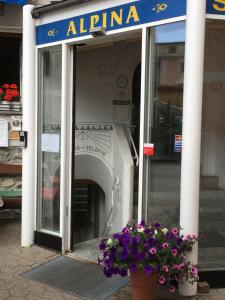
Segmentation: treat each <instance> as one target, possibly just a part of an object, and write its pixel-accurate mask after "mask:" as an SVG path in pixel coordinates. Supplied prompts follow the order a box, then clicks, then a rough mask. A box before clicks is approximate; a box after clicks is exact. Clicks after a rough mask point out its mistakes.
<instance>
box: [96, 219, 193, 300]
mask: <svg viewBox="0 0 225 300" xmlns="http://www.w3.org/2000/svg"><path fill="white" fill-rule="evenodd" d="M196 241H197V237H196V236H195V235H194V234H189V235H187V236H183V235H181V234H180V229H179V228H172V229H168V228H167V227H165V226H164V225H160V224H158V223H156V224H152V225H146V224H145V222H144V221H142V222H141V223H140V224H139V225H135V224H128V225H127V226H126V227H125V228H124V229H123V230H122V232H120V233H115V234H114V235H113V236H112V238H109V239H103V240H102V241H101V243H100V245H99V247H100V250H101V251H102V257H101V258H99V259H98V261H99V264H103V265H104V274H105V276H107V277H111V276H112V275H113V274H119V275H121V276H127V275H128V273H130V279H131V288H132V295H133V299H134V300H139V299H142V300H143V299H146V300H147V299H149V300H150V299H152V300H153V299H155V290H156V284H157V283H158V284H159V285H161V286H166V287H167V288H168V290H169V292H171V293H174V292H175V291H176V287H177V284H178V282H182V281H189V282H191V283H193V282H195V281H197V280H198V270H197V266H196V265H193V264H192V263H191V262H190V261H187V259H186V254H187V252H190V251H191V250H192V248H193V246H194V244H195V243H196Z"/></svg>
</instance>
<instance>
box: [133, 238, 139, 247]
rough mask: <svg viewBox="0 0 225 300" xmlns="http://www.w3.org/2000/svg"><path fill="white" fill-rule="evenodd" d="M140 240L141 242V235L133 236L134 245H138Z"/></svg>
mask: <svg viewBox="0 0 225 300" xmlns="http://www.w3.org/2000/svg"><path fill="white" fill-rule="evenodd" d="M138 242H139V237H138V236H134V237H133V245H134V246H137V244H138Z"/></svg>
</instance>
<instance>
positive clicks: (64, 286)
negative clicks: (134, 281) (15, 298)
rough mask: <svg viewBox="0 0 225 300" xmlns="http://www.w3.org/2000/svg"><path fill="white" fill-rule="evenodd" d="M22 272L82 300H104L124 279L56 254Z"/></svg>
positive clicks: (120, 286)
mask: <svg viewBox="0 0 225 300" xmlns="http://www.w3.org/2000/svg"><path fill="white" fill-rule="evenodd" d="M22 275H23V276H25V277H27V278H30V279H33V280H37V281H39V282H42V283H45V284H48V285H50V286H52V287H55V288H58V289H60V290H62V291H64V292H67V293H70V294H72V295H74V296H76V297H81V298H82V299H85V300H105V299H108V298H109V297H110V296H111V295H112V294H114V293H115V292H116V291H118V290H119V289H121V288H122V287H123V286H124V285H125V284H127V283H128V278H122V277H120V276H116V275H115V276H113V277H112V278H106V277H105V276H104V275H103V270H102V268H101V267H100V266H98V265H97V264H91V263H86V262H82V261H78V260H75V259H73V258H69V257H65V256H60V257H58V258H56V259H55V260H53V261H51V262H48V263H46V264H43V265H41V266H38V267H36V268H34V269H32V270H31V271H28V272H25V273H23V274H22Z"/></svg>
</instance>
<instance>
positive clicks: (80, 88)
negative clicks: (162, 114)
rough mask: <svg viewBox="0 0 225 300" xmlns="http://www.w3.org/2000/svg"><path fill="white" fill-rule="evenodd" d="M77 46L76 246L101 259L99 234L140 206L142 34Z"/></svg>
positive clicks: (79, 252)
mask: <svg viewBox="0 0 225 300" xmlns="http://www.w3.org/2000/svg"><path fill="white" fill-rule="evenodd" d="M76 48H77V53H76V100H75V102H76V103H75V126H74V127H75V130H74V132H73V137H74V139H75V148H74V171H73V174H74V175H73V181H72V185H73V188H72V210H71V220H72V222H71V224H72V227H71V235H72V240H71V248H72V250H73V251H74V252H73V254H72V255H75V256H76V257H77V256H78V257H82V258H87V259H89V260H95V261H96V259H97V256H98V254H99V253H98V239H101V238H102V237H107V236H109V235H111V234H113V233H114V232H117V231H120V230H121V228H122V227H123V226H125V225H126V223H127V222H128V221H129V220H132V219H133V207H134V206H137V193H138V191H137V184H136V190H135V193H136V194H135V195H134V197H133V193H134V190H133V186H135V184H134V181H135V179H134V166H135V165H136V164H137V160H138V148H139V122H140V118H139V114H140V61H141V34H140V33H139V32H136V33H135V34H132V35H130V34H128V37H126V39H124V37H122V36H121V37H119V38H118V37H117V38H116V39H115V38H114V39H112V38H111V39H110V40H109V38H106V37H104V38H102V39H101V38H100V39H99V38H98V39H96V40H94V41H93V40H91V41H90V42H87V43H85V44H82V45H77V46H76ZM136 168H138V167H136ZM135 174H136V173H135ZM135 176H136V177H137V180H136V183H138V174H137V175H135ZM135 197H136V198H135ZM134 198H135V199H136V200H134V203H133V199H134Z"/></svg>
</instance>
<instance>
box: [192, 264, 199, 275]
mask: <svg viewBox="0 0 225 300" xmlns="http://www.w3.org/2000/svg"><path fill="white" fill-rule="evenodd" d="M191 273H192V274H194V275H196V276H197V275H198V269H197V268H196V267H195V266H192V267H191Z"/></svg>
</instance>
